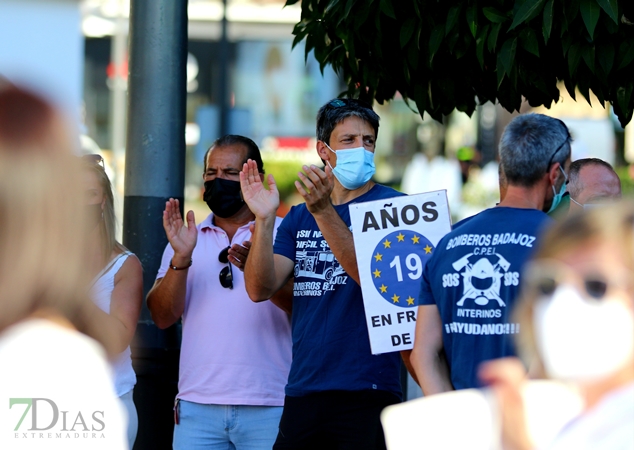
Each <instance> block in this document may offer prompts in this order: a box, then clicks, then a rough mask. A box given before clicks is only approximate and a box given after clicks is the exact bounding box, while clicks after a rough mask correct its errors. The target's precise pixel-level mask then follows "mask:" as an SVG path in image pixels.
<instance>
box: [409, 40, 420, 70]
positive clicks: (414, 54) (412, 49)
mask: <svg viewBox="0 0 634 450" xmlns="http://www.w3.org/2000/svg"><path fill="white" fill-rule="evenodd" d="M419 56H420V50H419V49H418V47H417V46H416V45H413V44H410V45H409V48H408V49H407V60H408V61H409V66H410V67H411V68H412V70H416V69H417V68H418V58H419Z"/></svg>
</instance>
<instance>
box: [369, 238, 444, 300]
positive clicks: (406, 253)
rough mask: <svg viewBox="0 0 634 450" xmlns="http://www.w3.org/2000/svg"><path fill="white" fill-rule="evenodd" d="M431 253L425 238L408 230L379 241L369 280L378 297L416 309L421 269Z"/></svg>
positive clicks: (429, 244)
mask: <svg viewBox="0 0 634 450" xmlns="http://www.w3.org/2000/svg"><path fill="white" fill-rule="evenodd" d="M433 253H434V246H433V245H432V243H431V242H430V241H429V239H427V238H426V237H425V236H423V235H422V234H420V233H417V232H414V231H412V230H400V231H394V232H392V233H390V234H388V235H387V236H384V237H383V238H381V240H380V241H379V242H378V244H377V245H376V247H375V248H374V251H373V252H372V258H371V261H372V262H371V264H370V272H371V273H372V281H373V283H374V287H375V288H376V290H377V291H378V293H379V294H380V295H381V298H383V299H384V300H385V301H387V302H389V303H390V304H391V305H395V306H398V307H401V308H413V307H415V306H417V305H416V299H417V298H418V294H419V291H420V279H421V276H422V275H423V267H424V266H425V263H427V260H429V258H431V256H432V255H433Z"/></svg>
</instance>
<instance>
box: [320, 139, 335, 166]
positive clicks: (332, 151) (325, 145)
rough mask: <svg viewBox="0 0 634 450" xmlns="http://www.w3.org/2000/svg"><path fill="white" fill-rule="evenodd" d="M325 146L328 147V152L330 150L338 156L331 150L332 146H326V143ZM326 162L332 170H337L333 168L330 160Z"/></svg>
mask: <svg viewBox="0 0 634 450" xmlns="http://www.w3.org/2000/svg"><path fill="white" fill-rule="evenodd" d="M322 142H323V141H322ZM324 145H325V146H326V147H328V150H330V151H331V152H333V153H335V154H336V152H335V151H334V150H333V149H331V148H330V145H328V144H326V143H325V142H324ZM326 162H327V163H328V165H329V166H330V169H331V170H335V169H334V168H333V167H332V164H330V160H328V161H326Z"/></svg>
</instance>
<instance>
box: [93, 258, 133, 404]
mask: <svg viewBox="0 0 634 450" xmlns="http://www.w3.org/2000/svg"><path fill="white" fill-rule="evenodd" d="M130 255H132V253H130V252H124V253H121V254H120V255H118V256H117V257H115V259H114V260H112V261H110V263H108V265H107V266H106V267H105V268H104V269H103V270H102V271H101V272H100V273H99V274H97V276H96V277H95V281H93V285H92V287H91V288H90V296H91V298H92V300H93V302H94V303H95V304H96V305H97V306H98V307H99V308H100V309H101V310H102V311H104V312H106V313H107V314H110V303H111V301H112V291H113V290H114V277H115V275H116V274H117V272H119V269H121V266H122V265H123V263H124V262H125V260H126V259H128V256H130ZM112 369H113V371H114V387H115V391H116V392H117V395H118V396H122V395H123V394H126V393H128V392H130V391H131V390H132V388H134V385H135V384H136V374H135V373H134V369H133V368H132V358H131V356H130V346H128V348H126V349H125V350H124V351H123V352H121V353H120V354H119V355H118V356H117V357H116V358H115V360H114V361H113V363H112Z"/></svg>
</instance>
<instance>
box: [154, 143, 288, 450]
mask: <svg viewBox="0 0 634 450" xmlns="http://www.w3.org/2000/svg"><path fill="white" fill-rule="evenodd" d="M247 159H254V160H255V161H257V164H258V170H259V172H260V175H261V176H262V175H263V174H264V167H263V163H262V158H261V156H260V151H259V149H258V147H257V145H256V144H255V143H254V142H253V141H252V140H251V139H248V138H246V137H243V136H236V135H227V136H224V137H222V138H220V139H218V140H217V141H216V142H215V143H214V144H213V145H212V146H211V148H210V149H209V150H208V151H207V154H206V155H205V171H204V173H203V179H204V181H205V195H204V199H205V202H206V203H207V205H208V206H209V208H210V209H211V211H212V214H210V215H209V216H208V217H207V218H206V219H205V220H204V221H203V222H202V223H200V224H199V225H198V226H196V222H195V219H194V213H193V211H189V212H188V213H187V216H186V221H187V224H186V225H185V223H184V221H183V218H182V217H181V214H180V210H179V203H178V200H174V199H170V200H169V201H168V202H167V203H166V205H165V211H164V212H163V226H164V228H165V233H166V234H167V238H168V240H169V244H168V245H167V247H166V248H165V252H164V253H163V259H162V262H161V268H160V269H159V272H158V274H157V277H156V282H155V284H154V287H153V288H152V290H151V291H150V292H149V294H148V297H147V304H148V307H149V309H150V311H151V313H152V319H153V320H154V322H155V323H156V325H157V326H158V327H159V328H167V327H169V326H170V325H172V324H174V323H175V322H176V321H177V320H178V319H179V318H180V317H182V319H183V338H182V344H181V357H180V372H179V373H180V375H179V380H178V395H177V398H176V403H175V409H176V415H175V417H176V418H177V419H176V425H175V427H174V449H177V450H178V449H187V450H189V449H191V448H197V449H216V448H218V449H226V448H236V449H237V450H240V449H249V450H251V449H254V450H255V449H267V450H268V449H270V448H271V447H272V445H273V442H274V441H275V437H276V436H277V432H278V425H279V421H280V416H281V414H282V405H283V404H284V386H285V384H286V381H287V378H288V371H289V367H290V363H291V337H290V322H289V316H288V314H287V312H290V311H289V309H288V308H287V307H286V306H285V305H284V304H283V300H282V299H281V296H282V295H283V293H282V292H280V293H279V296H280V299H279V300H278V298H273V299H271V300H272V302H269V301H264V302H261V303H254V302H252V301H251V300H250V299H249V297H248V295H247V293H246V290H245V285H244V275H243V272H242V269H243V268H244V263H245V261H246V257H247V255H248V248H249V246H250V239H251V232H250V231H249V226H250V225H251V224H252V223H253V222H254V220H255V216H254V215H253V213H252V212H251V211H250V210H249V207H248V206H247V205H246V203H245V202H244V201H243V200H242V195H241V193H240V182H239V180H240V176H239V173H240V170H241V168H242V165H243V163H245V162H246V161H247ZM280 222H281V219H279V218H278V219H277V224H276V225H279V223H280ZM276 228H277V227H276ZM232 266H235V267H232ZM273 303H275V304H273ZM276 305H278V306H279V307H278V306H276ZM281 308H284V309H285V310H284V311H283V310H282V309H281ZM285 311H286V312H285ZM231 445H233V447H231Z"/></svg>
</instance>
